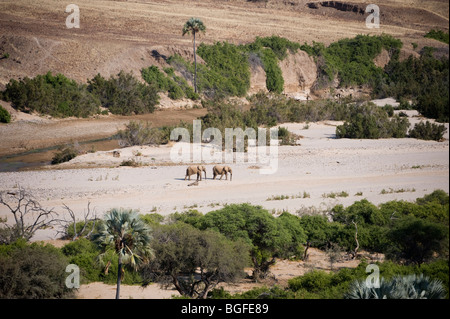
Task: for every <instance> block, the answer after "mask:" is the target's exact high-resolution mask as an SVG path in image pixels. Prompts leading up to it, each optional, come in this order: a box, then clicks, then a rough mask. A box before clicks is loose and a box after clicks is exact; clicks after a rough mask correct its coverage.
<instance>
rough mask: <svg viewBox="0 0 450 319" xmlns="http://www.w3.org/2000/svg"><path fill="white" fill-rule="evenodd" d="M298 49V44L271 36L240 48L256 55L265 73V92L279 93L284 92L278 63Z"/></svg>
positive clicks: (258, 38) (257, 39)
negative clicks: (288, 53)
mask: <svg viewBox="0 0 450 319" xmlns="http://www.w3.org/2000/svg"><path fill="white" fill-rule="evenodd" d="M299 48H300V44H298V43H295V42H291V41H289V40H287V39H285V38H281V37H278V36H275V35H274V36H271V37H265V38H260V37H257V38H256V39H255V41H254V42H253V43H250V44H247V45H246V46H242V49H243V50H245V51H248V52H250V53H254V54H256V55H257V56H258V57H259V58H260V60H261V62H262V66H263V69H264V71H265V72H266V87H267V90H269V91H270V92H274V93H281V92H283V90H284V79H283V73H282V71H281V68H280V67H279V66H278V62H279V61H282V60H284V59H285V58H286V56H287V52H288V51H289V52H291V53H294V52H296V51H297V50H298V49H299Z"/></svg>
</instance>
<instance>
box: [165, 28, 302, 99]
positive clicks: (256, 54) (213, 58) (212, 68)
mask: <svg viewBox="0 0 450 319" xmlns="http://www.w3.org/2000/svg"><path fill="white" fill-rule="evenodd" d="M298 48H300V45H299V44H297V43H294V42H291V41H289V40H287V39H284V38H281V37H278V36H272V37H267V38H256V39H255V41H254V42H252V43H250V44H247V45H241V46H235V45H233V44H230V43H227V42H222V43H221V42H217V43H215V44H213V45H206V44H203V43H202V44H201V45H200V46H199V48H198V51H197V52H198V55H199V56H200V57H202V59H203V60H204V61H205V62H206V65H204V64H199V65H197V89H198V91H199V92H200V93H203V94H204V95H205V96H206V97H208V98H223V97H228V96H245V94H246V93H247V91H248V89H249V88H250V61H249V60H255V59H256V60H258V62H260V63H261V64H262V66H263V69H264V70H265V72H266V87H267V89H268V90H269V91H271V92H276V93H281V92H282V91H283V87H284V79H283V74H282V71H281V69H280V67H279V66H278V62H279V61H280V60H283V59H284V58H285V57H286V56H287V52H288V50H289V51H291V52H294V51H296V50H297V49H298ZM168 63H169V64H170V65H171V66H172V67H173V68H174V69H175V70H177V71H178V72H180V73H181V74H182V75H183V77H184V78H185V79H187V80H190V81H192V79H193V74H194V72H195V69H194V65H192V64H191V63H189V62H186V61H185V60H184V59H183V58H181V57H180V56H179V55H174V56H171V57H170V58H169V59H168Z"/></svg>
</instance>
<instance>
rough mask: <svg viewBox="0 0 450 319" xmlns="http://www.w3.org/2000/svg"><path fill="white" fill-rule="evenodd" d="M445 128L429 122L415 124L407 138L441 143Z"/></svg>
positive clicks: (442, 125)
mask: <svg viewBox="0 0 450 319" xmlns="http://www.w3.org/2000/svg"><path fill="white" fill-rule="evenodd" d="M446 131H447V128H446V127H445V125H444V124H436V123H431V122H430V121H426V122H425V123H424V122H420V123H416V124H415V125H414V128H412V129H411V130H410V131H409V134H408V135H409V137H412V138H418V139H422V140H434V141H438V142H439V141H441V140H442V138H443V137H444V133H445V132H446Z"/></svg>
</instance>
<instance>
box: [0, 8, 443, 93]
mask: <svg viewBox="0 0 450 319" xmlns="http://www.w3.org/2000/svg"><path fill="white" fill-rule="evenodd" d="M308 3H311V1H294V0H292V1H275V0H273V1H272V0H271V1H253V2H250V1H245V0H234V1H232V0H230V1H217V0H214V1H213V0H203V1H195V2H194V1H187V0H181V1H178V0H176V1H175V0H156V1H146V0H140V1H112V0H109V1H88V0H79V1H77V4H78V6H79V8H80V28H79V29H75V28H73V29H68V28H66V25H65V21H66V18H67V16H69V13H65V6H66V3H64V2H60V1H55V0H41V1H39V2H36V1H33V0H22V1H16V2H7V3H5V2H2V3H0V56H3V55H4V54H7V55H8V56H9V57H8V58H3V59H0V89H1V88H3V87H4V85H5V84H6V83H7V82H8V81H9V80H10V79H11V78H20V77H24V76H29V77H32V76H35V75H37V74H42V73H46V72H47V71H48V70H51V71H53V72H60V73H63V74H65V75H66V76H68V77H70V78H73V79H76V80H77V81H83V82H84V81H86V79H87V78H91V77H93V76H94V75H95V74H97V73H101V74H102V75H104V76H109V75H111V74H116V73H118V72H119V71H120V70H125V71H133V72H134V73H135V74H139V71H140V69H141V68H142V67H147V66H149V65H152V64H155V65H164V60H163V59H161V58H160V57H161V55H164V54H166V55H171V54H173V53H175V52H176V53H178V54H181V55H182V56H184V57H186V58H192V53H191V46H192V40H191V39H190V38H189V37H182V36H181V28H182V26H183V24H184V22H185V21H186V20H187V19H189V18H190V17H192V16H196V17H199V18H201V19H202V20H203V21H204V23H205V24H206V26H207V33H206V35H204V36H202V37H201V39H200V41H204V42H205V43H213V42H216V41H229V42H232V43H246V42H250V41H253V40H254V38H255V37H256V36H270V35H279V36H283V37H286V38H288V39H290V40H292V41H297V42H300V43H303V42H305V41H306V42H309V43H311V42H312V41H321V42H324V43H326V44H328V43H330V42H332V41H335V40H338V39H340V38H344V37H352V36H355V35H357V34H361V33H365V34H381V33H387V34H392V35H394V36H396V37H398V38H400V39H402V40H403V41H404V43H405V44H406V46H410V43H411V42H416V43H418V44H419V47H418V48H417V50H420V49H421V47H423V46H424V45H430V44H432V45H435V46H441V47H443V48H445V47H447V50H448V46H445V45H442V44H440V43H439V42H437V41H434V40H430V39H425V38H423V35H424V34H425V32H426V31H428V30H429V29H431V28H440V29H445V30H448V8H449V5H448V2H447V1H440V0H439V1H438V0H435V1H414V0H401V1H399V0H397V1H383V4H382V5H380V10H381V27H380V29H367V28H366V26H365V18H366V15H367V14H361V13H354V12H353V11H345V10H344V11H343V10H338V9H337V8H335V7H337V6H338V5H336V4H335V2H333V1H328V2H327V3H328V4H327V5H324V2H317V3H318V5H317V7H318V8H317V9H312V8H310V6H308ZM330 3H332V4H330ZM351 4H352V5H353V6H357V7H358V8H365V6H366V3H364V2H359V1H356V2H352V3H351ZM333 6H334V7H333ZM408 49H411V48H409V47H408ZM306 68H308V67H306ZM256 71H257V72H259V74H255V75H253V80H255V81H254V82H252V83H255V86H254V87H252V89H253V90H258V89H259V86H260V84H258V83H261V79H263V74H262V73H261V72H260V71H261V70H259V71H258V70H256ZM302 72H303V71H302V70H297V71H294V73H300V74H302ZM258 79H259V80H258ZM297 80H298V78H295V80H294V81H297ZM304 81H306V82H308V81H309V80H308V79H304ZM300 87H301V85H300ZM291 89H292V87H291Z"/></svg>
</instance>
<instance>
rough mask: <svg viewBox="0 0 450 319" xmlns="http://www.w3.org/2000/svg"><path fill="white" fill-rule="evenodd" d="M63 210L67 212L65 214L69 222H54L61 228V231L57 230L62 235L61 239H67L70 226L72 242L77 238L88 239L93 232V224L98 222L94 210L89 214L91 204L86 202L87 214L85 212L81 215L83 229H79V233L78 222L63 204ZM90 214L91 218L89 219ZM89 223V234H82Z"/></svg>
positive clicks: (70, 210)
mask: <svg viewBox="0 0 450 319" xmlns="http://www.w3.org/2000/svg"><path fill="white" fill-rule="evenodd" d="M63 208H64V209H65V210H66V211H67V213H68V215H69V220H67V219H66V218H64V219H58V220H56V222H57V223H58V225H59V226H60V227H61V228H62V230H58V231H57V233H58V234H62V235H63V237H68V234H69V227H70V226H72V227H73V236H72V241H74V240H76V239H78V238H79V237H85V238H87V237H89V236H90V235H91V234H92V232H93V231H94V229H95V223H96V221H97V220H98V218H97V215H96V213H95V210H94V211H92V212H91V203H90V202H88V205H87V212H85V213H84V215H83V227H82V228H81V230H80V231H77V223H78V221H77V218H76V216H75V213H74V212H73V210H72V209H71V208H70V207H69V206H67V205H66V204H63ZM91 213H92V215H93V217H92V218H89V216H90V215H91ZM89 222H92V226H91V229H90V230H89V232H88V233H87V234H84V233H85V231H86V228H87V227H88V225H89Z"/></svg>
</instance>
